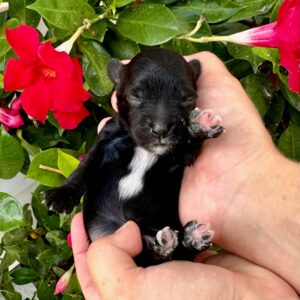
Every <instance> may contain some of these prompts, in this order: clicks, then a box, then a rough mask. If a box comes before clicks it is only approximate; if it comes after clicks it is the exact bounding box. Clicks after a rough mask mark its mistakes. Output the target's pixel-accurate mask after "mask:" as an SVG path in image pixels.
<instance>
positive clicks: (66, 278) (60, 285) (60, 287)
mask: <svg viewBox="0 0 300 300" xmlns="http://www.w3.org/2000/svg"><path fill="white" fill-rule="evenodd" d="M74 266H75V265H74V264H73V265H72V267H71V268H70V269H69V270H68V271H66V272H65V273H64V275H63V276H61V277H60V278H59V280H58V281H57V283H56V286H55V290H54V295H58V294H60V293H62V292H63V291H64V290H65V289H66V288H67V287H68V285H69V282H70V279H71V276H72V273H73V270H74Z"/></svg>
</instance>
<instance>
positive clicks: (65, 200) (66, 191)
mask: <svg viewBox="0 0 300 300" xmlns="http://www.w3.org/2000/svg"><path fill="white" fill-rule="evenodd" d="M80 197H81V195H80V194H79V193H78V191H77V190H76V189H75V188H73V187H71V186H68V185H62V186H61V187H58V188H54V189H51V190H47V191H45V192H44V200H43V204H45V205H47V206H48V207H49V210H52V211H54V212H56V213H63V212H66V213H70V212H71V211H72V210H73V208H74V206H75V205H76V204H78V203H79V201H80Z"/></svg>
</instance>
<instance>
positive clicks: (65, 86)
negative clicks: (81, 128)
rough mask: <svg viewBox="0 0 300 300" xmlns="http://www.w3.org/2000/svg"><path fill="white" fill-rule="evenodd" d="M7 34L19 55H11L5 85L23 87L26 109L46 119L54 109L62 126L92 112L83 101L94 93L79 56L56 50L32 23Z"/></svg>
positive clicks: (8, 87)
mask: <svg viewBox="0 0 300 300" xmlns="http://www.w3.org/2000/svg"><path fill="white" fill-rule="evenodd" d="M6 38H7V41H8V43H9V44H10V45H11V47H12V48H13V50H14V51H15V52H16V54H17V55H18V59H14V58H11V59H9V61H8V63H7V65H6V70H5V74H4V89H5V90H7V91H14V90H23V92H22V94H21V96H20V100H21V102H22V106H23V109H24V110H25V112H26V113H27V114H28V115H30V116H31V117H33V118H35V119H36V120H38V121H40V122H42V123H44V122H45V119H46V116H47V114H48V112H49V111H52V112H53V114H54V116H55V117H56V118H57V120H58V123H59V124H60V126H61V127H62V128H64V129H73V128H75V127H76V126H77V125H78V124H79V123H80V122H81V121H82V120H83V119H84V118H85V117H86V116H88V115H89V112H88V110H87V109H86V108H85V107H84V105H83V102H84V101H86V100H88V99H89V98H90V97H91V94H90V93H88V92H87V91H85V90H84V89H83V80H82V68H81V66H80V64H79V62H78V60H77V59H76V58H70V57H69V55H68V54H67V53H65V52H59V51H56V50H55V49H54V48H53V47H52V45H51V43H50V42H46V43H41V42H40V40H39V34H38V32H37V31H36V30H35V29H34V28H32V27H30V26H28V25H21V26H19V27H18V28H16V29H7V30H6Z"/></svg>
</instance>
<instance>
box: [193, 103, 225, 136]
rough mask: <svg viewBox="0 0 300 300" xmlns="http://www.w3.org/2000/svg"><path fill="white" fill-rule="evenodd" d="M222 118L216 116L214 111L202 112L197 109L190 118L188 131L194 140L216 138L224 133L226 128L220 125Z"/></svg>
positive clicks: (206, 110) (205, 110)
mask: <svg viewBox="0 0 300 300" xmlns="http://www.w3.org/2000/svg"><path fill="white" fill-rule="evenodd" d="M221 120H222V118H221V117H220V116H218V115H215V114H214V112H213V110H211V109H204V110H200V109H199V108H198V107H196V108H195V109H194V110H193V111H192V112H191V113H190V118H189V126H188V130H189V133H190V135H191V136H192V137H193V138H202V139H207V138H215V137H217V136H219V135H220V134H221V133H222V132H224V128H223V127H222V126H221V125H220V123H221Z"/></svg>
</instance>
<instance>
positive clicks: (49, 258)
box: [37, 248, 72, 266]
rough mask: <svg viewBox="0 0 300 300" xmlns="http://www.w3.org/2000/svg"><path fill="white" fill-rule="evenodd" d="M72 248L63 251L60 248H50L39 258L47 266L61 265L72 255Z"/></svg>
mask: <svg viewBox="0 0 300 300" xmlns="http://www.w3.org/2000/svg"><path fill="white" fill-rule="evenodd" d="M71 253H72V251H71V249H69V251H68V252H67V251H62V249H59V248H49V249H46V250H44V251H43V252H42V253H40V254H39V255H38V256H37V260H38V261H39V262H40V263H41V264H43V265H46V266H52V265H59V264H61V263H63V262H64V261H66V260H67V259H68V258H70V257H71Z"/></svg>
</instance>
